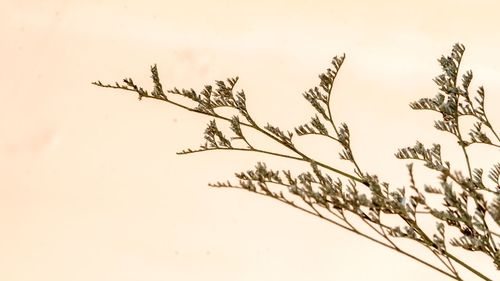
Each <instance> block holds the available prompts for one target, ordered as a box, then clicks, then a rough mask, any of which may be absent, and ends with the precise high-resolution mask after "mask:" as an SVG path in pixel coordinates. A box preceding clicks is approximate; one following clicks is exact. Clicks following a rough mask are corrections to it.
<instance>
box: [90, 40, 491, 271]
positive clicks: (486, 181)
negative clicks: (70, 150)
mask: <svg viewBox="0 0 500 281" xmlns="http://www.w3.org/2000/svg"><path fill="white" fill-rule="evenodd" d="M464 51H465V48H464V46H463V45H461V44H455V45H454V46H453V49H452V51H451V54H450V55H449V56H442V57H441V58H440V59H438V62H439V64H440V65H441V68H442V73H441V74H440V75H438V76H437V77H436V78H435V79H434V82H435V83H436V85H437V87H438V93H437V95H436V96H435V97H433V98H421V99H420V100H418V101H415V102H412V103H410V107H411V108H412V109H415V110H430V111H435V112H438V113H439V119H438V120H436V121H435V123H434V127H435V128H436V129H438V130H439V131H443V132H445V133H449V134H451V135H453V136H454V137H455V138H456V141H457V142H458V148H459V151H460V153H461V154H463V159H464V164H465V165H466V167H467V170H466V171H460V170H456V168H454V167H453V165H452V164H451V163H450V162H449V161H446V160H445V159H443V158H442V156H441V146H440V145H439V144H433V145H432V146H431V147H425V146H424V145H423V144H422V143H420V142H416V144H415V145H414V146H412V147H405V148H401V149H399V150H398V151H397V152H396V154H395V156H396V157H397V158H398V159H406V160H410V162H411V163H410V164H408V165H407V168H408V173H409V182H410V183H409V185H408V186H406V187H401V188H399V187H398V188H394V187H392V186H390V185H389V184H388V183H387V182H383V181H381V180H379V178H378V177H377V176H376V175H374V174H370V173H368V172H367V171H364V170H363V169H362V168H361V167H360V165H358V162H357V161H356V158H355V156H354V153H353V150H352V149H351V140H350V134H349V127H348V126H347V124H345V123H338V122H335V121H334V118H333V113H332V110H331V103H332V100H331V98H332V89H333V84H334V81H335V78H336V77H337V73H338V71H339V70H340V68H341V66H342V64H343V62H344V58H345V56H344V55H342V56H336V57H334V58H333V60H332V61H331V66H330V68H328V69H327V70H326V71H325V72H324V73H321V74H320V75H319V78H320V81H319V85H318V86H317V87H314V88H312V89H309V90H308V91H306V92H305V93H304V94H303V96H304V98H305V99H306V100H307V101H308V102H309V103H310V104H311V105H312V107H313V108H314V109H315V111H316V112H317V113H316V115H314V116H313V117H312V118H311V119H310V122H308V123H307V124H303V125H300V126H298V127H295V128H294V130H293V131H284V130H282V129H280V128H279V127H277V126H273V125H271V124H269V123H268V124H266V125H261V124H258V123H257V122H256V121H255V120H254V118H253V117H252V115H251V114H250V112H249V111H248V110H247V106H246V102H245V101H246V97H245V94H244V92H243V91H242V90H239V91H236V90H235V85H236V83H237V81H238V77H236V78H230V79H227V80H226V81H216V82H215V86H205V87H204V88H203V89H202V90H201V91H200V92H199V93H198V92H196V91H195V90H193V89H177V88H173V89H171V90H166V91H165V90H164V89H163V86H162V84H161V82H160V79H159V75H158V69H157V67H156V65H154V66H152V67H151V73H152V76H151V77H152V79H153V83H154V88H153V90H152V91H147V90H144V89H143V88H141V87H139V86H138V85H136V84H135V83H134V81H133V80H132V79H131V78H127V79H124V80H123V83H115V84H103V83H101V82H100V81H97V82H94V83H93V84H95V85H97V86H100V87H105V88H112V89H120V90H126V91H130V92H133V93H136V94H138V95H139V99H142V98H151V99H157V100H161V101H164V102H167V103H169V104H172V105H175V106H178V107H181V108H184V109H186V110H189V111H192V112H196V113H200V114H203V115H207V116H210V117H213V118H214V120H211V121H210V122H209V123H208V126H207V128H206V130H205V132H204V136H205V143H204V144H203V145H201V146H200V147H199V148H196V149H187V150H183V151H181V152H179V153H178V154H191V153H196V152H202V151H209V150H233V151H252V152H258V153H263V154H267V155H272V156H276V157H283V158H286V159H290V160H296V161H304V162H306V163H308V165H309V166H310V169H309V170H308V171H304V172H302V173H300V174H297V175H294V174H292V172H290V171H289V170H281V171H278V170H272V169H270V168H269V167H267V165H266V164H265V163H262V162H259V163H257V164H256V166H255V168H253V169H251V170H248V171H245V172H240V173H236V174H235V176H236V178H237V181H236V182H230V181H224V182H216V183H212V184H210V186H212V187H220V188H236V189H244V190H247V191H250V192H252V193H256V194H260V195H263V196H267V197H271V198H273V199H275V200H277V201H280V202H282V203H285V204H286V205H289V206H292V207H294V208H296V209H299V210H301V211H303V212H306V213H308V214H311V215H313V216H316V217H319V218H321V219H323V220H325V221H327V222H329V223H332V224H334V225H336V226H338V227H340V228H343V229H345V230H347V231H350V232H352V233H355V234H357V235H360V236H363V237H365V238H367V239H369V240H371V241H373V242H375V243H377V244H379V245H382V246H384V247H386V248H389V249H391V250H394V251H396V252H398V253H401V254H403V255H405V256H407V257H409V258H411V259H413V260H415V261H416V262H419V263H422V264H424V265H426V266H427V267H429V268H432V269H433V270H437V271H439V272H440V273H442V274H444V275H446V276H448V277H450V278H451V279H454V280H463V279H462V278H463V277H462V275H463V272H465V271H469V272H470V273H473V274H474V275H475V276H477V277H478V278H479V279H482V280H493V277H491V276H486V275H485V274H484V273H482V272H480V271H479V270H478V269H477V268H475V267H474V266H472V265H470V264H468V263H466V262H465V261H463V259H461V258H460V257H458V256H457V255H456V254H454V251H453V249H454V248H457V247H458V248H462V249H465V250H468V251H474V252H479V253H482V254H484V255H485V256H486V257H488V258H489V259H490V261H491V262H492V263H493V264H494V265H495V266H496V268H497V270H500V252H499V250H498V249H499V248H500V234H499V233H498V229H499V226H500V163H497V164H495V165H493V166H492V167H491V168H490V169H489V170H488V171H486V173H485V172H484V171H483V169H480V168H475V167H474V165H473V164H474V163H471V161H470V155H469V154H470V149H469V148H470V147H471V146H472V145H487V146H489V147H490V148H491V149H495V150H496V149H498V148H500V138H499V136H498V134H497V132H495V129H494V128H493V126H492V124H491V123H490V120H489V119H488V116H487V114H486V111H485V91H484V89H483V87H479V89H478V90H477V91H471V90H470V89H469V86H470V84H471V81H472V78H473V75H472V72H471V71H466V72H465V73H463V74H459V70H460V63H461V61H462V57H463V54H464ZM172 95H179V96H183V97H185V98H187V99H190V100H192V101H194V102H195V104H197V105H196V106H187V105H184V104H182V103H179V102H176V101H174V100H173V99H171V96H172ZM222 107H229V108H232V109H235V110H237V112H238V114H236V115H234V116H232V117H231V118H227V117H225V116H222V115H220V114H218V113H217V112H216V111H215V110H216V109H218V108H222ZM463 118H469V119H473V120H474V123H473V125H472V126H465V125H464V124H462V123H463V121H462V120H463ZM216 119H217V120H220V121H225V122H226V123H227V125H228V126H229V128H230V129H231V131H232V133H233V136H231V137H227V136H226V135H224V133H223V132H222V131H221V130H220V129H219V126H220V124H219V123H217V122H216ZM242 127H247V128H251V129H252V130H255V131H256V132H258V133H261V134H263V135H265V136H266V137H268V138H269V139H270V140H272V141H273V142H277V143H279V144H280V145H282V146H284V147H286V148H287V150H288V152H289V153H279V152H275V151H267V150H264V149H261V148H259V147H257V146H256V145H255V144H254V143H252V142H251V141H249V140H248V139H247V137H246V135H245V134H244V131H245V130H246V129H245V130H242ZM466 127H467V128H466ZM304 135H321V136H324V137H326V138H328V140H330V141H333V142H336V143H338V144H339V147H341V149H340V153H339V156H340V158H341V159H343V160H346V161H349V162H350V163H351V164H352V172H346V171H342V170H340V169H338V168H335V167H332V166H331V165H329V164H328V163H324V162H321V161H317V160H315V159H313V158H311V157H309V156H308V155H306V154H305V153H304V152H303V151H301V150H300V149H298V148H297V147H296V146H295V144H294V138H296V137H298V136H304ZM413 162H419V163H422V164H423V165H424V166H425V167H426V168H428V169H430V170H433V171H434V172H435V173H436V174H437V178H438V180H439V181H438V183H437V184H425V185H423V186H417V185H416V183H415V177H414V170H413V165H414V163H413ZM436 200H438V202H440V203H439V204H437V206H435V205H436V204H431V203H430V201H436ZM388 215H391V216H392V217H394V216H395V217H397V218H398V220H399V222H400V224H399V225H396V226H394V225H391V224H389V223H387V222H385V219H386V218H387V217H388ZM356 217H357V220H358V221H360V222H361V223H363V224H365V225H366V226H365V229H364V230H363V229H362V228H361V227H359V226H357V225H356V224H355V223H353V218H356ZM424 217H427V219H428V218H432V219H433V220H434V222H435V228H434V229H432V231H429V230H428V229H425V231H424V227H422V220H423V218H424ZM367 229H368V230H370V231H366V230H367ZM402 239H409V240H411V241H414V242H416V243H418V244H419V245H421V246H422V247H424V248H425V249H427V250H428V251H429V253H430V254H431V255H433V256H434V257H435V258H434V260H435V261H437V262H432V261H429V260H428V259H424V258H422V257H418V256H417V255H416V254H415V253H412V251H409V250H406V249H404V248H402V247H401V246H399V245H398V241H401V240H402ZM497 278H498V276H497ZM496 280H499V279H496Z"/></svg>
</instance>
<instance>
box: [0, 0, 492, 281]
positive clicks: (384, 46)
mask: <svg viewBox="0 0 500 281" xmlns="http://www.w3.org/2000/svg"><path fill="white" fill-rule="evenodd" d="M1 6H2V9H1V10H0V35H1V43H0V62H1V64H2V67H1V68H0V83H1V90H0V96H1V98H2V102H1V103H0V159H1V160H0V280H16V281H18V280H52V281H55V280H421V279H427V280H443V276H441V275H440V274H437V273H435V272H433V271H431V270H428V269H427V268H425V267H424V266H421V265H419V264H416V263H414V262H413V261H411V260H409V259H407V258H404V257H402V256H399V255H397V254H395V253H392V252H389V251H388V250H385V249H382V248H380V247H378V246H375V245H373V244H372V243H371V242H368V241H366V240H364V239H362V238H358V237H355V236H352V235H350V234H349V233H346V232H345V231H342V230H340V229H338V228H336V227H334V226H331V225H329V224H327V223H324V222H321V221H319V220H318V219H315V218H313V217H309V216H308V215H306V214H302V213H300V212H298V211H296V210H293V209H290V208H288V207H285V206H282V205H280V204H277V202H274V201H272V200H269V199H266V198H262V197H258V196H254V195H252V194H249V193H246V192H242V191H236V190H214V189H210V188H208V187H206V183H207V182H211V181H216V180H224V179H232V175H233V172H235V171H240V170H246V169H248V168H251V167H253V165H254V164H255V162H256V161H259V160H266V162H267V163H268V165H269V166H271V167H273V168H286V167H287V165H296V166H292V167H300V166H298V165H297V164H296V163H290V162H288V161H282V160H279V159H272V158H270V157H264V156H262V155H250V154H237V153H205V154H197V155H191V156H177V155H175V152H177V151H180V150H182V149H184V148H188V147H196V146H198V145H199V144H201V143H202V131H203V129H204V126H205V123H206V122H207V121H208V120H207V119H205V118H203V117H201V116H197V115H194V114H192V113H189V112H184V111H183V110H179V109H177V108H174V107H172V106H169V105H167V104H162V103H159V102H154V101H149V100H144V101H142V102H138V101H137V97H135V96H132V95H129V94H126V93H122V92H120V91H114V90H109V89H102V88H98V87H95V86H93V85H91V84H90V82H92V81H95V80H98V79H99V80H102V81H103V82H113V81H117V80H120V79H122V78H124V77H132V78H134V80H136V81H137V82H138V83H140V84H142V85H145V86H146V87H149V86H150V85H151V82H150V81H149V75H150V74H149V66H150V65H151V64H153V63H157V64H158V67H159V71H160V76H161V78H162V82H163V84H164V87H166V88H172V87H174V86H177V87H188V88H189V87H193V88H195V89H199V88H200V87H202V86H203V85H204V84H208V83H212V82H213V80H215V79H224V78H226V77H231V76H235V75H239V76H240V82H239V87H240V88H243V89H245V91H246V94H247V97H248V100H249V101H248V102H249V107H250V110H251V111H252V112H254V114H255V115H256V116H257V119H258V120H259V121H261V122H266V121H268V120H272V122H273V123H274V124H278V125H283V126H284V127H286V126H288V127H287V128H290V126H293V125H298V124H299V123H302V122H304V121H306V120H307V119H308V118H309V117H308V116H309V113H310V111H309V107H308V105H307V104H306V102H305V100H303V99H302V97H301V93H302V92H303V91H304V90H306V89H308V88H309V87H312V86H314V85H316V83H317V82H318V81H317V74H319V73H320V71H322V70H323V69H324V68H325V67H327V66H328V63H329V61H330V59H331V57H332V56H334V55H336V54H341V53H343V52H346V53H347V60H346V64H345V66H344V68H343V70H342V71H341V74H340V75H339V79H338V80H337V85H336V87H335V91H336V92H335V102H334V110H335V112H336V116H337V118H338V119H339V120H341V121H345V122H347V123H348V124H349V125H350V128H351V131H352V137H353V146H354V149H355V151H356V153H357V155H358V158H359V161H360V163H361V165H362V166H363V167H364V168H366V169H367V170H369V171H372V172H374V173H378V174H379V175H380V176H381V177H382V178H384V179H388V180H390V181H391V182H392V183H394V184H395V185H396V186H397V185H402V184H406V183H407V172H406V170H405V165H404V163H402V162H401V161H397V160H396V159H394V157H393V156H392V155H393V153H394V152H395V150H396V149H397V148H398V147H401V146H405V145H410V144H413V143H414V140H416V139H417V138H418V139H420V140H422V141H423V142H426V143H431V142H433V141H440V142H446V141H450V139H449V138H447V137H442V135H440V134H439V133H437V132H436V131H435V130H433V129H432V128H431V124H432V120H433V115H432V114H431V113H420V112H412V111H411V110H410V109H409V108H408V106H407V104H408V102H410V101H412V100H414V99H417V98H418V97H422V96H432V95H434V93H435V91H436V90H435V87H434V85H433V82H432V80H431V79H432V78H433V77H434V76H435V75H436V74H437V73H438V71H439V67H438V65H437V63H436V59H437V58H438V56H440V55H441V54H445V53H448V52H449V50H450V49H451V46H452V44H453V43H455V42H457V41H460V42H462V43H464V44H465V45H466V47H467V51H466V57H465V61H464V65H465V68H466V69H469V68H471V69H473V70H474V74H475V79H476V80H475V83H474V85H473V86H477V85H479V83H481V84H484V85H485V86H486V90H487V94H489V96H488V97H487V98H488V99H489V100H488V102H487V103H488V104H489V106H490V107H489V108H490V112H491V117H492V120H493V122H494V123H495V124H498V125H497V128H498V127H499V126H500V113H498V111H496V110H495V105H498V104H499V101H500V96H499V95H498V93H499V92H500V81H499V80H498V77H499V75H500V69H499V65H500V55H499V54H498V52H497V50H498V48H499V47H500V36H499V35H500V34H499V32H498V26H500V17H498V11H499V7H498V4H496V3H495V1H474V4H472V2H471V1H364V2H361V1H149V0H148V1H96V0H93V1H53V0H50V1H19V0H18V1H7V2H4V3H2V5H1ZM283 99H284V100H286V106H283V107H282V106H281V100H283ZM311 141H312V140H310V139H308V140H304V142H303V145H304V147H307V146H308V145H309V146H308V147H309V149H310V152H311V153H318V152H320V151H325V150H324V149H325V148H327V149H332V148H331V147H328V146H323V147H321V146H319V144H318V143H317V142H315V143H314V145H312V146H311ZM311 147H312V149H311ZM322 148H323V150H322ZM314 149H316V150H314ZM315 151H316V152H315ZM326 151H331V150H326ZM477 153H478V154H477V155H478V156H476V158H475V159H481V160H484V159H486V158H487V156H488V157H490V156H491V157H490V158H491V159H493V160H494V159H498V156H495V155H491V154H485V153H484V152H483V151H481V150H478V151H477ZM331 155H332V157H336V152H333V151H332V152H331ZM320 156H321V157H329V156H328V155H324V154H322V155H320ZM450 157H452V156H451V155H450ZM457 157H459V156H457ZM457 159H461V158H457ZM280 165H281V166H280ZM470 257H471V258H472V259H475V260H476V261H479V264H481V257H480V256H474V255H471V256H470ZM481 266H483V267H484V268H485V270H486V271H488V270H491V267H489V266H488V265H484V264H482V265H481ZM490 272H491V271H490ZM469 278H471V279H470V280H474V279H473V278H472V277H469Z"/></svg>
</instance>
